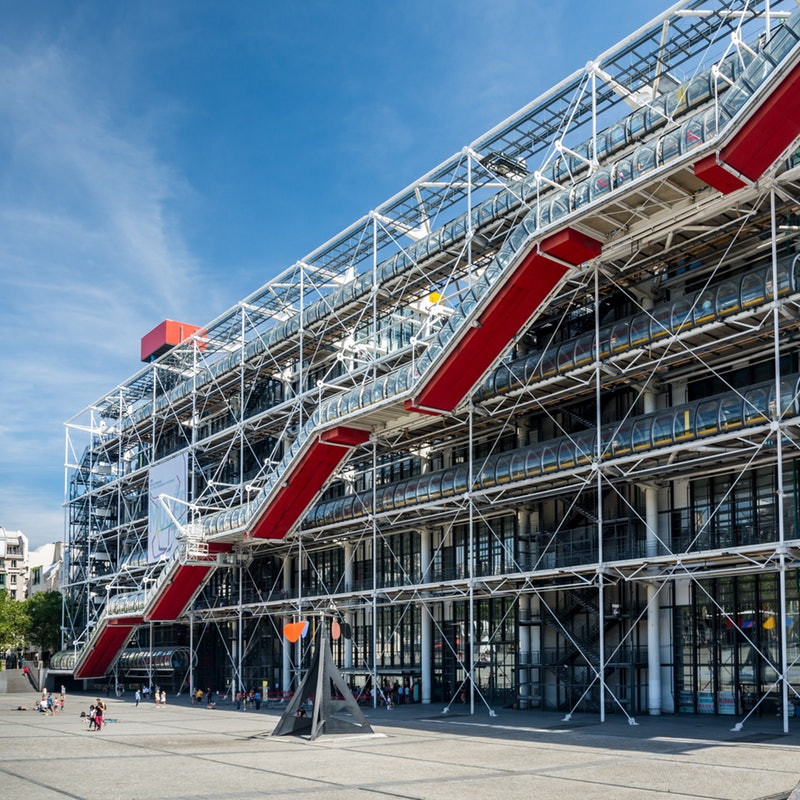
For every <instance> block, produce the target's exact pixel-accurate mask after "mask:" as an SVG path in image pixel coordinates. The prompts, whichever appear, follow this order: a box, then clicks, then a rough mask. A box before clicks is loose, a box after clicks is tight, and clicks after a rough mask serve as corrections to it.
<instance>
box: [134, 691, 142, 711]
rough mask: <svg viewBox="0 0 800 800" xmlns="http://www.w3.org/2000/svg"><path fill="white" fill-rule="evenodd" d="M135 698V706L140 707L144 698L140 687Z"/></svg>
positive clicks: (135, 693)
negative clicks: (140, 702)
mask: <svg viewBox="0 0 800 800" xmlns="http://www.w3.org/2000/svg"><path fill="white" fill-rule="evenodd" d="M133 699H134V700H135V701H136V703H135V705H134V708H138V707H139V701H140V700H141V699H142V693H141V692H140V691H139V690H138V689H137V690H136V691H135V692H134V694H133Z"/></svg>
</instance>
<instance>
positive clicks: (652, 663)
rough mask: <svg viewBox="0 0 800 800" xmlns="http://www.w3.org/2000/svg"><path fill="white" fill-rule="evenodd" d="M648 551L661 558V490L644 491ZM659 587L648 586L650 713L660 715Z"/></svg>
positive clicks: (648, 698) (648, 709) (649, 554)
mask: <svg viewBox="0 0 800 800" xmlns="http://www.w3.org/2000/svg"><path fill="white" fill-rule="evenodd" d="M644 502H645V524H646V525H647V531H646V534H645V536H646V539H645V547H646V552H647V556H648V558H650V557H652V556H656V555H658V533H657V532H658V490H657V489H656V487H655V486H646V487H645V490H644ZM660 605H661V603H660V600H659V593H658V585H657V584H656V583H648V584H647V712H648V714H650V716H659V715H660V714H661V609H660Z"/></svg>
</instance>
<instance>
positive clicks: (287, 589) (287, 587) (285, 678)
mask: <svg viewBox="0 0 800 800" xmlns="http://www.w3.org/2000/svg"><path fill="white" fill-rule="evenodd" d="M291 591H292V557H291V556H288V555H287V556H284V557H283V594H284V597H287V598H288V597H289V595H290V594H291ZM291 621H292V618H291V616H285V617H284V618H283V624H284V625H285V624H287V623H289V622H291ZM280 634H281V655H282V656H283V659H282V661H283V663H282V665H281V690H282V691H283V692H284V693H285V692H290V691H291V690H292V649H291V648H292V646H291V644H289V640H288V639H287V638H286V637H285V636H284V635H283V629H281V631H280Z"/></svg>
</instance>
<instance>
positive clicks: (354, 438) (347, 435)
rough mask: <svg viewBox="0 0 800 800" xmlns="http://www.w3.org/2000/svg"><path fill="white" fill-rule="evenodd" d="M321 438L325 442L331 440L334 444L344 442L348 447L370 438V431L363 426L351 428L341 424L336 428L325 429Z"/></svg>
mask: <svg viewBox="0 0 800 800" xmlns="http://www.w3.org/2000/svg"><path fill="white" fill-rule="evenodd" d="M319 438H320V439H321V440H322V441H323V442H331V443H332V444H343V445H346V446H347V447H355V446H356V445H359V444H364V442H366V441H368V440H369V431H365V430H362V429H361V428H349V427H346V426H344V425H339V426H338V427H336V428H331V429H330V430H327V431H323V432H322V433H321V434H320V435H319Z"/></svg>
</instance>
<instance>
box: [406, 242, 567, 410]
mask: <svg viewBox="0 0 800 800" xmlns="http://www.w3.org/2000/svg"><path fill="white" fill-rule="evenodd" d="M565 272H566V267H564V266H563V265H562V264H559V263H557V262H556V261H553V260H552V259H550V258H545V257H543V256H541V255H539V254H538V253H535V252H534V253H531V254H530V255H528V256H527V257H526V258H525V259H523V261H522V262H521V263H520V266H519V267H518V268H517V269H516V270H515V271H514V272H513V273H512V274H511V275H509V277H508V279H507V280H506V283H505V285H504V286H503V287H502V288H501V289H500V291H499V292H498V293H497V294H496V295H495V297H494V298H493V299H492V301H491V303H490V304H489V306H488V307H487V308H486V310H485V311H484V312H483V313H482V314H481V315H480V318H479V325H480V327H471V328H468V329H467V330H466V332H465V333H464V334H463V336H462V337H461V339H460V341H459V342H458V344H457V345H456V347H455V348H454V349H453V351H452V352H451V354H450V355H449V356H448V358H447V360H446V361H445V363H444V364H442V366H441V367H440V368H439V369H438V370H437V371H436V374H435V375H433V376H432V377H431V378H430V380H429V381H428V382H427V384H426V385H425V386H424V387H423V388H422V389H421V391H419V392H418V393H417V394H416V395H415V396H414V398H413V405H414V406H420V407H422V408H427V409H442V410H443V411H451V410H452V409H454V408H455V407H456V406H457V405H458V404H459V403H460V402H461V400H462V399H463V397H464V396H465V395H466V394H467V392H469V390H470V389H471V388H472V387H473V386H474V385H475V383H476V382H477V381H478V379H479V378H480V377H481V375H483V373H484V372H486V370H487V369H488V368H489V367H490V366H491V364H492V362H493V361H494V360H495V359H496V358H497V356H499V355H500V353H501V352H502V351H503V350H504V349H505V348H506V347H508V343H509V342H510V341H511V340H512V339H513V338H514V336H516V335H517V333H518V332H519V330H520V328H522V326H523V325H524V324H525V322H526V321H527V320H528V318H529V317H530V316H531V314H532V313H533V312H534V311H535V310H536V308H538V306H539V304H540V303H541V302H542V300H544V299H545V298H546V297H547V295H548V294H549V293H550V292H551V291H552V289H553V287H554V286H555V285H556V284H557V283H558V281H559V280H560V279H561V278H562V277H563V275H564V273H565Z"/></svg>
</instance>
